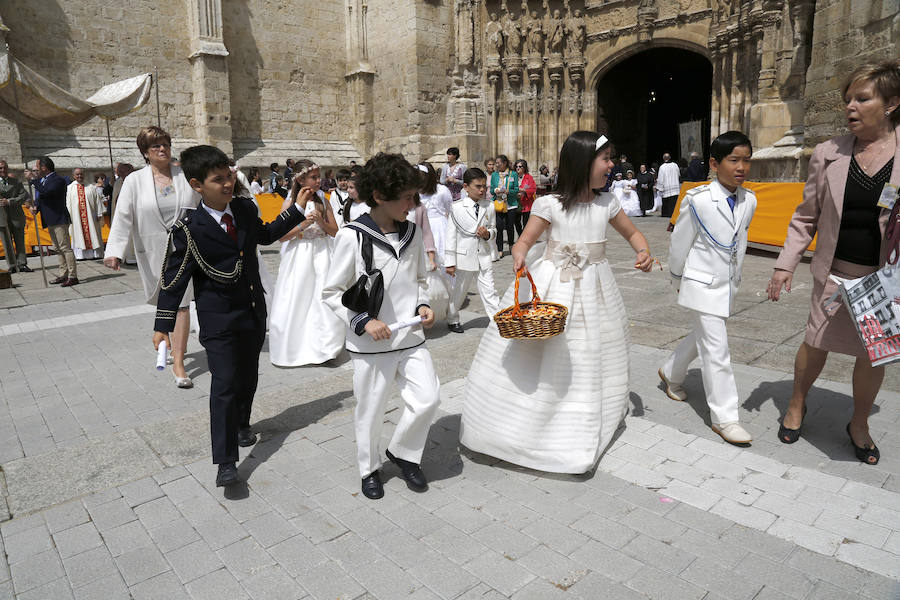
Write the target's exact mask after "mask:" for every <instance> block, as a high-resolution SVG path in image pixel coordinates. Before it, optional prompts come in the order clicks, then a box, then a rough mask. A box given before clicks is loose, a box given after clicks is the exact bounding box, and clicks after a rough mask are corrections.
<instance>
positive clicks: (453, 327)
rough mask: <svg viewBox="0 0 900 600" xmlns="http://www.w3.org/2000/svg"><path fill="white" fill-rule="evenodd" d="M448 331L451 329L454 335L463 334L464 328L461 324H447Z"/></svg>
mask: <svg viewBox="0 0 900 600" xmlns="http://www.w3.org/2000/svg"><path fill="white" fill-rule="evenodd" d="M447 329H449V330H450V331H452V332H453V333H462V332H463V327H462V325H460V324H459V323H447Z"/></svg>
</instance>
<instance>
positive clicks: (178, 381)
mask: <svg viewBox="0 0 900 600" xmlns="http://www.w3.org/2000/svg"><path fill="white" fill-rule="evenodd" d="M172 375H174V377H175V385H176V386H177V387H179V388H181V389H183V390H189V389H191V388H192V387H194V382H193V381H191V378H190V377H179V376H178V375H175V373H174V369H173V373H172Z"/></svg>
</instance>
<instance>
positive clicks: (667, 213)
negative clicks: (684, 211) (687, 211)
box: [661, 196, 678, 218]
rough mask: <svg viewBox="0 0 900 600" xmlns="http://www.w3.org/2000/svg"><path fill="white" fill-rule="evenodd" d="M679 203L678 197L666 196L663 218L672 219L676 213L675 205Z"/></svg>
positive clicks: (663, 203) (663, 201) (663, 204)
mask: <svg viewBox="0 0 900 600" xmlns="http://www.w3.org/2000/svg"><path fill="white" fill-rule="evenodd" d="M676 202H678V196H666V197H665V198H663V199H662V215H661V216H663V217H666V218H668V217H671V216H672V213H674V212H675V203H676Z"/></svg>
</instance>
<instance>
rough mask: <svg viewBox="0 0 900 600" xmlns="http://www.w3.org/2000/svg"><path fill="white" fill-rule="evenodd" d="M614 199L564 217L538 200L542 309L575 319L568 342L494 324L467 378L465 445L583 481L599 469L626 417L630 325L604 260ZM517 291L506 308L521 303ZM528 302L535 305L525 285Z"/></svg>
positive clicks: (551, 200) (550, 202)
mask: <svg viewBox="0 0 900 600" xmlns="http://www.w3.org/2000/svg"><path fill="white" fill-rule="evenodd" d="M619 210H621V208H620V207H619V204H618V202H617V201H616V199H615V198H614V197H613V195H612V194H611V193H601V194H599V195H597V196H595V197H594V199H593V201H591V202H585V203H578V204H575V205H574V206H573V207H572V208H570V209H569V210H568V211H566V210H564V209H563V206H562V204H561V203H560V202H559V200H558V198H557V197H556V196H555V195H551V196H544V197H541V198H538V199H537V200H536V201H535V203H534V206H533V207H532V209H531V214H532V218H534V217H539V218H542V219H544V220H546V221H549V222H550V226H549V228H548V231H547V244H546V248H545V250H544V253H543V254H542V255H540V256H539V257H538V258H537V259H536V260H534V262H533V263H532V264H531V265H530V267H529V270H530V271H531V274H532V277H533V278H534V281H535V284H536V285H537V289H538V293H539V294H540V296H541V299H543V300H546V301H548V302H557V303H559V304H562V305H564V306H566V307H567V308H568V309H569V316H568V321H567V323H566V328H565V331H564V332H563V333H561V334H560V335H557V336H555V337H552V338H549V339H546V340H510V339H504V338H501V337H500V334H499V332H498V330H497V325H496V323H494V322H493V321H491V323H490V325H489V326H488V328H487V330H486V331H485V332H484V336H483V337H482V339H481V344H480V346H479V347H478V352H477V353H476V355H475V359H474V360H473V361H472V366H471V368H470V370H469V376H468V381H467V385H466V392H465V401H464V405H463V413H462V424H461V435H460V441H461V442H462V444H463V445H465V446H466V447H468V448H470V449H471V450H474V451H476V452H481V453H483V454H488V455H490V456H494V457H497V458H501V459H503V460H505V461H507V462H510V463H514V464H517V465H522V466H524V467H529V468H532V469H538V470H541V471H549V472H555V473H585V472H587V471H590V470H591V469H592V468H594V465H596V463H597V460H598V459H599V458H600V455H601V454H602V453H603V451H604V450H605V449H606V447H607V446H608V445H609V443H610V441H611V440H612V436H613V434H614V433H615V431H616V429H617V428H618V427H619V424H620V423H621V421H622V419H623V417H624V416H625V412H626V409H627V398H628V341H627V328H628V322H627V318H626V315H625V303H624V301H623V300H622V295H621V294H620V293H619V288H618V286H617V285H616V281H615V279H614V278H613V273H612V269H611V268H610V266H609V262H608V261H607V260H606V231H607V227H608V224H609V220H610V219H611V218H612V217H614V216H615V215H616V214H617V213H618V212H619ZM513 293H514V292H513V288H512V286H511V287H510V289H509V291H507V293H506V294H505V296H504V298H503V302H501V306H509V305H511V304H512V303H513ZM519 296H520V302H521V301H526V300H527V299H528V298H529V297H530V296H531V290H530V287H529V286H528V282H527V281H525V282H524V283H522V282H520V291H519Z"/></svg>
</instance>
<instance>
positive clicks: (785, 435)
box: [778, 404, 806, 444]
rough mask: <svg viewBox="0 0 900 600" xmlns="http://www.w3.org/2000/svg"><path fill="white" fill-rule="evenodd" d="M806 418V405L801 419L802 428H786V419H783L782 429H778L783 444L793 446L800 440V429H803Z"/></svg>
mask: <svg viewBox="0 0 900 600" xmlns="http://www.w3.org/2000/svg"><path fill="white" fill-rule="evenodd" d="M805 418H806V405H805V404H804V405H803V416H802V417H800V427H798V428H797V429H790V428H789V427H785V426H784V419H783V418H782V419H781V427H779V428H778V439H779V440H780V441H781V443H782V444H793V443H794V442H796V441H797V440H799V439H800V429H802V428H803V419H805Z"/></svg>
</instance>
